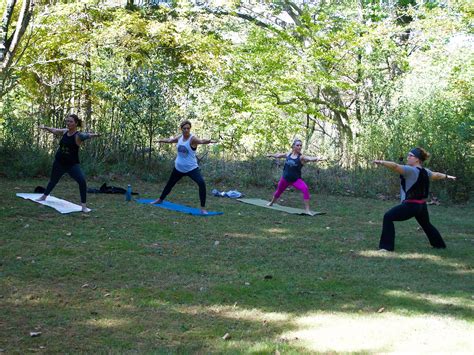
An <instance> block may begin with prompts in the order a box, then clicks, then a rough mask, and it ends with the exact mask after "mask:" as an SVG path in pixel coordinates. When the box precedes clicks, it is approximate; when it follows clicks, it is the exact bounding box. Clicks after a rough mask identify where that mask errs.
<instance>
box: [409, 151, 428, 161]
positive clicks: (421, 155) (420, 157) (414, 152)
mask: <svg viewBox="0 0 474 355" xmlns="http://www.w3.org/2000/svg"><path fill="white" fill-rule="evenodd" d="M410 153H411V154H413V155H414V156H415V157H417V158H418V159H420V160H421V161H424V160H425V159H423V154H421V149H420V148H413V149H412V150H410Z"/></svg>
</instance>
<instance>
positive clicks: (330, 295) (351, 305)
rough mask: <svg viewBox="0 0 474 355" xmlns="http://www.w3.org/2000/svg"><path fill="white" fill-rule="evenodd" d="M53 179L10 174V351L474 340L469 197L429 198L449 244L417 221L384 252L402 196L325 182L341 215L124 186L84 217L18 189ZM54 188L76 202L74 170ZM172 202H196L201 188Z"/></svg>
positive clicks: (455, 347) (1, 338) (407, 345)
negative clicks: (125, 191)
mask: <svg viewBox="0 0 474 355" xmlns="http://www.w3.org/2000/svg"><path fill="white" fill-rule="evenodd" d="M46 182H47V179H41V180H17V181H12V180H5V179H0V184H1V186H2V189H1V196H0V198H1V201H2V202H1V204H0V221H1V222H0V349H2V350H1V351H0V352H2V351H3V352H5V353H25V352H46V353H51V352H61V353H65V352H68V353H70V352H101V353H107V352H109V353H116V352H140V353H141V352H145V353H150V352H157V353H160V352H173V353H174V352H178V353H190V352H192V353H209V352H220V353H275V352H276V351H278V352H280V353H302V352H303V353H304V352H307V353H314V352H331V353H333V352H363V353H379V352H393V351H394V352H402V351H417V352H433V351H435V352H449V353H453V352H465V353H473V352H474V337H473V336H472V335H473V334H474V323H473V320H474V272H473V261H474V253H473V247H474V233H473V231H474V218H472V217H473V210H474V208H473V207H472V205H467V206H466V205H464V206H449V207H446V206H443V205H441V206H430V207H429V209H430V213H431V220H432V221H433V224H434V225H435V226H436V227H437V228H438V229H439V230H440V232H441V234H442V235H443V237H444V239H445V241H446V243H447V245H448V249H446V250H434V249H431V248H430V246H429V244H428V241H427V239H426V237H425V236H424V234H423V232H422V231H420V230H419V229H418V226H417V224H416V222H415V221H414V220H411V221H408V222H403V223H398V224H397V225H396V228H397V240H396V252H395V253H379V252H377V251H376V249H377V246H378V239H379V235H380V230H381V221H382V216H383V214H384V212H385V211H386V210H387V209H388V208H390V207H391V206H394V205H395V204H396V201H378V200H369V199H362V198H354V197H341V196H319V195H315V196H313V201H312V202H313V205H314V204H315V201H316V202H317V208H314V209H316V210H321V211H324V212H327V213H328V214H327V215H324V216H316V217H309V216H294V215H289V214H284V213H282V212H277V211H272V210H268V209H264V208H259V207H254V206H250V205H246V204H242V203H239V202H237V201H234V200H230V199H224V198H216V197H213V196H209V197H208V208H209V209H210V210H217V211H223V212H224V215H222V216H215V217H193V216H188V215H184V214H179V213H176V212H172V211H167V210H163V209H160V208H157V207H153V206H148V205H141V204H138V203H134V202H128V203H127V202H125V201H124V197H123V196H120V195H94V194H89V195H88V199H89V207H90V208H92V209H93V211H92V212H91V213H90V214H87V215H85V214H81V213H74V214H70V215H61V214H59V213H57V212H56V211H54V210H53V209H50V208H47V207H43V206H40V205H38V204H35V203H32V202H30V201H26V200H23V199H20V198H17V197H15V193H16V192H32V191H33V189H34V187H35V186H37V185H44V184H45V183H46ZM101 183H102V181H89V186H90V187H99V186H100V185H101ZM109 184H112V185H116V186H122V187H125V186H126V184H127V182H126V181H121V182H113V183H111V182H109ZM133 187H134V189H135V190H137V191H139V192H140V193H141V197H145V198H152V197H157V195H158V194H159V192H160V191H161V189H162V187H163V184H149V183H142V182H133ZM212 188H213V186H208V189H209V190H211V189H212ZM217 188H221V189H225V187H223V186H220V187H219V186H217ZM242 192H244V193H246V196H247V197H260V198H266V199H268V198H270V196H271V193H272V192H273V191H270V190H267V191H264V190H257V189H255V190H251V189H242ZM53 195H54V196H56V197H60V198H65V199H67V200H70V201H73V202H76V203H77V202H78V200H79V193H78V188H77V185H76V184H75V183H74V182H73V181H72V180H70V179H69V178H64V179H63V180H62V181H61V182H60V183H59V184H58V186H57V187H56V189H55V190H54V191H53ZM282 198H283V200H284V201H283V202H282V203H283V204H286V205H289V206H293V207H301V205H302V203H301V200H300V195H299V193H298V192H287V193H285V194H283V195H282ZM169 200H170V201H172V202H178V203H183V204H187V205H193V206H197V205H198V196H197V189H196V188H195V186H194V185H192V183H190V184H188V183H187V182H185V181H184V180H183V181H182V182H180V183H179V184H178V185H177V186H176V187H175V189H174V190H173V192H172V193H171V195H170V196H169ZM313 207H314V206H313ZM30 332H41V334H40V335H39V336H37V337H31V336H30ZM226 333H228V334H229V335H230V338H229V339H227V340H224V339H223V336H224V334H226Z"/></svg>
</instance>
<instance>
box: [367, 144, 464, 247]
mask: <svg viewBox="0 0 474 355" xmlns="http://www.w3.org/2000/svg"><path fill="white" fill-rule="evenodd" d="M429 156H430V154H429V153H428V152H427V151H426V150H424V149H423V148H420V147H417V148H413V149H412V150H410V151H409V152H408V155H407V164H406V165H401V164H397V163H394V162H391V161H387V160H374V163H375V164H377V165H381V166H384V167H386V168H388V169H390V170H392V171H393V172H396V173H398V174H400V200H401V203H400V204H399V205H398V206H395V207H393V208H392V209H390V210H389V211H388V212H387V213H385V215H384V217H383V227H382V235H381V236H380V242H379V250H381V251H394V250H395V226H394V223H393V222H395V221H406V220H408V219H410V218H413V217H415V219H416V221H417V222H418V224H419V225H420V226H421V228H423V231H424V232H425V234H426V236H427V237H428V240H429V242H430V244H431V246H432V247H433V248H436V249H444V248H446V244H445V243H444V240H443V238H442V237H441V234H440V233H439V232H438V230H437V229H436V228H435V227H434V226H433V225H432V224H431V222H430V216H429V214H428V208H427V206H426V198H427V197H428V194H429V187H430V180H447V179H450V180H456V177H455V176H451V175H448V174H443V173H437V172H434V171H431V170H429V169H426V168H424V167H423V163H424V161H425V160H426V159H428V158H429Z"/></svg>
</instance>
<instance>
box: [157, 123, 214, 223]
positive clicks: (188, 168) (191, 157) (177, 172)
mask: <svg viewBox="0 0 474 355" xmlns="http://www.w3.org/2000/svg"><path fill="white" fill-rule="evenodd" d="M180 128H181V132H182V133H183V134H182V135H180V136H177V137H173V138H167V139H159V140H158V143H177V147H176V148H177V151H178V154H177V155H176V160H175V162H174V168H173V171H172V172H171V176H170V177H169V179H168V182H167V183H166V186H165V188H164V189H163V192H162V193H161V196H160V198H158V199H156V200H155V201H153V202H151V204H155V203H162V202H163V200H164V199H165V198H166V196H168V194H169V193H170V192H171V189H172V188H173V187H174V185H176V183H177V182H178V181H179V180H181V178H182V177H183V176H189V177H190V178H191V179H192V180H193V181H194V182H195V183H196V184H198V186H199V200H200V202H201V213H202V214H207V211H206V184H205V182H204V179H203V178H202V175H201V170H200V169H199V166H198V162H197V158H196V149H197V146H198V145H199V144H210V143H217V141H214V140H212V139H199V138H197V137H196V136H194V135H192V134H191V122H189V121H188V120H185V121H183V122H181V125H180Z"/></svg>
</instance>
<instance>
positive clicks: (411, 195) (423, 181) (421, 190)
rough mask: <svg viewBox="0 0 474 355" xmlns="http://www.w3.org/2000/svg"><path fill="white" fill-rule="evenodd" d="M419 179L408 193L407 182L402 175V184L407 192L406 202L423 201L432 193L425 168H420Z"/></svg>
mask: <svg viewBox="0 0 474 355" xmlns="http://www.w3.org/2000/svg"><path fill="white" fill-rule="evenodd" d="M417 169H418V170H419V174H418V179H416V182H415V183H414V184H413V186H412V187H410V189H409V190H408V191H406V187H405V185H406V181H405V177H404V176H403V175H400V183H401V185H402V189H403V191H405V200H423V199H425V198H427V197H428V195H429V192H430V178H429V176H428V172H427V171H426V170H425V169H424V168H418V167H417Z"/></svg>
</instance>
